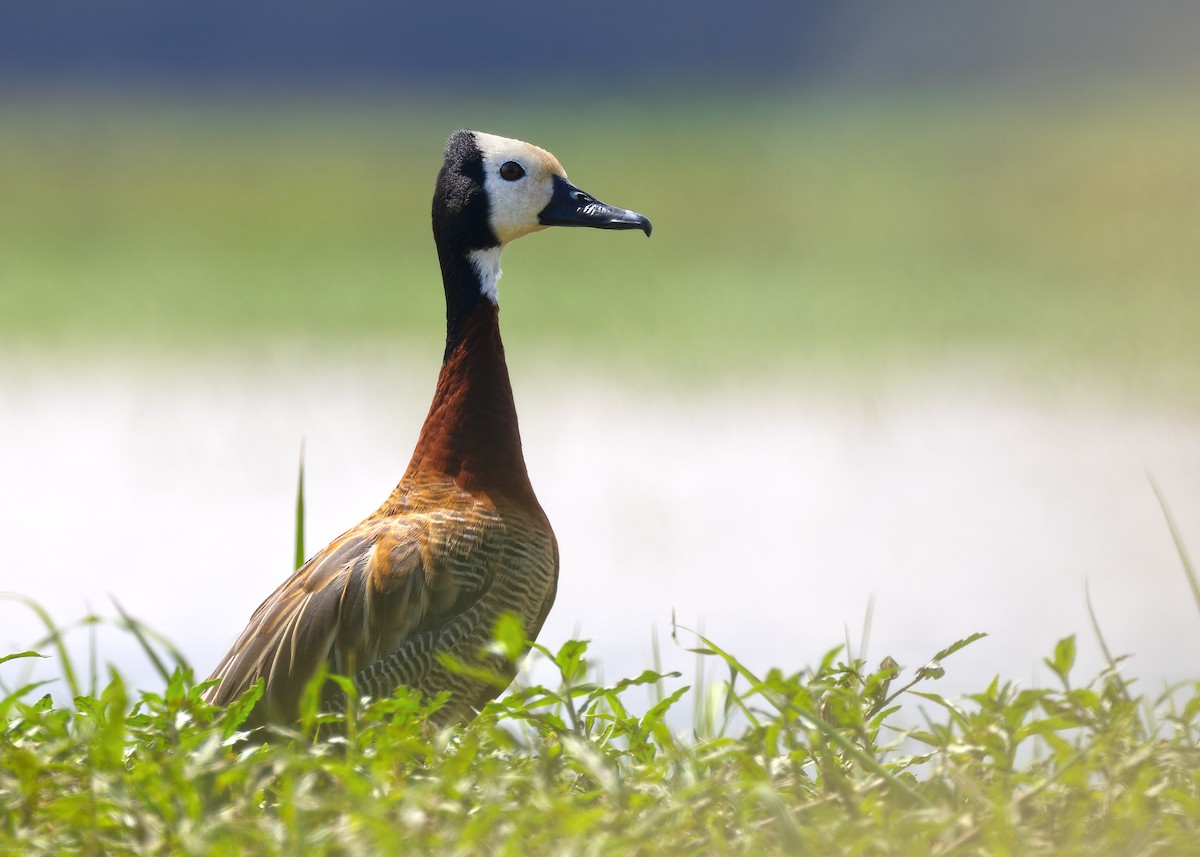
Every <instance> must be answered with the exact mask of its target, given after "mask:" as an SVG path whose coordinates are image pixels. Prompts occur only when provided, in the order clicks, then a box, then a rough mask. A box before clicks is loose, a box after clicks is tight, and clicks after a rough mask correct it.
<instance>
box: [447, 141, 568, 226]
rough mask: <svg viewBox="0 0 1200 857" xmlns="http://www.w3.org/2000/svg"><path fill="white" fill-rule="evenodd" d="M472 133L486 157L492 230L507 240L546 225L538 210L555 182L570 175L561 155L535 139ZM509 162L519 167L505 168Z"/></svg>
mask: <svg viewBox="0 0 1200 857" xmlns="http://www.w3.org/2000/svg"><path fill="white" fill-rule="evenodd" d="M471 133H472V135H473V136H474V138H475V145H476V147H477V148H478V149H479V153H480V155H481V156H482V159H483V189H484V191H485V192H486V194H487V200H488V225H489V226H490V227H491V230H492V234H493V235H495V236H496V238H497V239H498V240H499V242H500V243H501V244H507V243H508V242H510V241H515V240H516V239H517V238H520V237H521V236H522V235H528V234H529V233H531V232H537V231H538V230H540V229H544V228H545V227H544V226H543V225H542V223H541V222H540V220H539V217H538V214H539V212H541V211H542V210H543V209H544V208H545V207H546V206H547V205H549V204H550V200H551V198H552V197H553V195H554V183H555V182H556V181H560V180H563V179H565V178H566V176H567V174H566V172H565V171H564V170H563V168H562V164H560V163H559V162H558V158H556V157H554V156H553V155H552V154H550V153H549V152H547V151H546V150H545V149H542V148H540V147H538V146H535V145H533V144H532V143H526V142H523V141H521V140H512V139H509V138H508V137H497V136H496V135H495V134H484V133H483V132H482V131H472V132H471ZM509 162H513V163H516V164H517V165H518V166H519V167H520V170H513V169H511V168H509V169H508V170H505V169H503V168H504V166H505V164H508V163H509ZM506 175H507V176H508V178H506V177H505V176H506ZM513 176H516V177H515V178H513Z"/></svg>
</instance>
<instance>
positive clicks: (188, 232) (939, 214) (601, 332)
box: [0, 96, 1200, 391]
mask: <svg viewBox="0 0 1200 857" xmlns="http://www.w3.org/2000/svg"><path fill="white" fill-rule="evenodd" d="M10 100H11V101H12V103H9V104H5V121H4V122H3V123H0V187H3V188H4V197H5V203H4V205H3V206H0V341H3V342H4V343H5V347H7V348H14V347H22V348H26V347H27V348H33V349H35V350H41V349H45V348H53V349H63V350H68V351H70V350H79V349H83V350H85V351H92V350H97V349H99V350H104V349H117V350H122V349H124V350H134V351H135V352H145V351H147V350H150V351H155V352H157V351H162V350H167V351H178V350H183V351H185V352H186V351H194V350H197V349H200V350H205V349H214V348H220V349H233V350H235V351H236V350H249V351H253V350H255V349H260V348H262V347H264V345H266V346H271V345H272V344H277V343H285V344H290V345H299V346H302V347H316V348H322V349H329V350H343V349H350V350H353V349H354V348H355V347H356V345H358V344H360V343H364V342H366V343H371V344H378V343H380V342H402V343H412V344H414V345H415V346H417V347H419V348H432V349H434V350H436V344H437V342H438V340H439V339H440V336H441V332H442V331H441V325H442V309H441V294H440V289H439V288H438V279H437V277H438V275H437V268H436V262H435V257H434V252H433V245H432V241H431V237H430V233H429V226H428V218H429V215H428V207H429V198H430V196H431V191H432V184H433V177H434V174H435V173H436V170H437V167H438V164H439V159H440V147H441V145H442V142H443V141H444V139H445V137H446V135H447V134H448V132H449V131H450V130H452V129H453V128H455V127H458V126H461V125H469V126H476V127H484V128H487V129H491V130H495V131H498V132H501V133H508V134H513V135H518V136H522V137H525V138H528V139H531V140H534V141H536V142H539V143H543V144H545V145H546V146H547V147H549V148H551V149H553V150H554V151H556V153H558V154H559V155H560V156H561V157H562V159H563V161H564V163H565V164H566V166H567V168H568V170H569V171H570V172H571V174H572V177H573V178H574V179H575V180H576V181H578V182H579V183H580V184H581V185H582V186H583V187H585V188H587V189H589V190H591V191H592V192H594V193H596V194H597V195H598V196H600V197H601V198H602V199H605V200H608V201H612V202H616V203H620V204H622V205H627V206H630V207H634V208H637V209H639V210H641V211H643V212H645V213H646V214H648V215H649V216H650V217H651V218H652V219H653V220H654V222H655V227H656V228H655V234H654V236H653V238H652V239H650V240H645V239H643V238H642V237H641V236H640V235H627V234H620V235H614V234H596V233H584V232H582V231H575V230H558V231H552V232H551V233H547V234H544V235H539V236H535V237H534V238H531V239H528V240H526V241H522V242H519V243H517V244H516V245H514V246H513V247H512V248H511V249H510V250H509V252H508V253H507V254H506V259H505V268H506V271H507V273H508V276H507V277H506V279H505V280H504V282H503V283H502V286H501V293H502V296H503V300H504V308H505V320H504V323H505V330H506V335H507V337H508V338H509V341H510V343H520V347H519V349H516V350H517V352H518V353H519V354H524V355H526V356H527V358H528V357H529V355H537V354H547V355H564V354H565V355H571V356H572V357H574V358H575V359H579V360H582V361H585V362H589V361H590V362H595V363H602V364H604V365H611V366H617V367H621V366H624V367H630V368H635V367H646V366H649V367H654V368H655V369H656V370H659V371H668V372H670V371H679V372H682V373H684V374H687V373H696V372H701V373H705V374H711V373H713V372H725V373H728V374H730V375H732V376H736V377H741V376H744V374H745V372H746V371H747V370H755V369H757V368H759V367H762V366H780V367H787V366H790V365H796V364H805V363H811V362H832V363H834V364H836V365H843V366H866V367H868V368H870V367H877V366H886V365H888V364H894V363H895V362H896V361H898V360H907V359H917V360H925V359H927V358H928V359H934V360H938V359H946V358H955V357H958V356H961V355H962V354H963V353H964V352H967V353H983V354H988V355H993V356H999V358H1000V359H1002V360H1007V361H1011V360H1012V359H1014V358H1015V359H1017V360H1019V361H1024V362H1025V363H1028V364H1029V365H1030V366H1032V367H1034V369H1035V371H1047V372H1049V373H1053V372H1057V371H1059V370H1061V369H1066V370H1067V371H1069V372H1071V373H1074V374H1075V375H1077V376H1078V375H1084V376H1087V377H1116V378H1118V379H1122V380H1125V381H1129V382H1134V383H1136V384H1139V385H1141V384H1145V383H1153V384H1161V385H1165V386H1166V387H1167V388H1168V389H1171V390H1173V391H1186V390H1188V389H1194V388H1195V381H1196V377H1197V370H1196V367H1197V366H1200V337H1197V336H1196V334H1195V331H1196V330H1197V329H1200V289H1198V288H1197V287H1196V285H1195V272H1196V271H1197V270H1200V240H1197V237H1198V236H1197V233H1196V226H1195V216H1194V213H1195V212H1194V208H1195V200H1196V198H1197V196H1198V195H1200V161H1198V160H1197V159H1196V158H1195V151H1196V150H1197V148H1198V147H1200V119H1198V118H1197V117H1196V114H1195V112H1194V111H1192V110H1190V109H1185V107H1186V104H1187V102H1186V101H1184V100H1171V99H1170V98H1166V97H1164V98H1163V99H1162V100H1160V101H1159V102H1150V103H1139V102H1137V101H1135V100H1132V99H1125V100H1121V99H1113V100H1111V101H1107V102H1098V101H1095V100H1091V101H1088V100H1087V99H1083V98H1080V99H1076V100H1072V99H1070V98H1068V97H1060V98H1058V99H1054V98H1047V99H1046V100H1045V101H1043V102H1042V103H1037V104H1023V103H1017V102H1015V101H1012V100H1004V99H1002V98H999V97H993V98H983V97H981V98H978V99H974V100H971V99H969V98H968V97H966V96H957V97H953V96H946V97H943V98H929V99H924V100H922V99H915V98H909V99H907V100H901V101H893V102H883V101H865V100H863V99H847V100H845V101H844V102H838V101H834V100H832V99H829V100H820V99H809V100H803V99H797V98H782V97H780V98H776V99H774V100H767V99H757V100H754V99H750V100H745V101H740V102H739V101H737V100H735V99H733V98H730V97H728V96H721V97H719V98H717V99H716V100H715V101H714V102H713V103H712V104H702V103H699V102H695V101H693V102H690V103H685V104H683V105H682V106H679V105H674V106H669V107H667V106H664V103H652V102H646V103H642V104H633V105H616V104H607V105H604V104H602V105H589V106H588V111H587V118H586V120H584V119H582V118H581V117H580V116H579V115H578V114H577V112H576V111H573V110H568V109H566V108H565V107H564V106H563V105H559V104H552V105H550V106H549V107H547V108H546V109H541V110H538V109H534V108H531V107H523V108H517V109H513V108H511V107H501V106H495V105H472V104H457V105H429V104H420V103H403V102H402V103H384V102H380V103H374V104H358V105H353V104H352V105H346V104H338V103H336V102H334V101H332V100H330V101H328V102H320V103H314V104H303V103H298V102H294V101H292V102H287V103H284V104H283V105H278V104H274V103H272V102H271V101H270V100H269V99H265V98H264V99H262V100H261V101H259V102H256V103H247V104H242V105H237V104H212V103H207V104H205V103H199V102H197V103H192V104H191V105H184V106H168V104H167V102H165V101H154V100H150V101H148V102H146V103H145V104H138V103H135V102H132V101H126V102H121V101H115V102H108V103H103V102H102V103H100V104H91V105H84V106H79V105H73V104H71V103H65V102H54V101H50V102H44V103H42V102H37V101H33V100H30V101H19V100H15V99H10ZM529 359H532V358H529Z"/></svg>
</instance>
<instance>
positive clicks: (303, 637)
mask: <svg viewBox="0 0 1200 857" xmlns="http://www.w3.org/2000/svg"><path fill="white" fill-rule="evenodd" d="M433 225H434V236H435V240H436V242H437V247H438V255H439V260H440V263H441V269H442V281H443V286H444V288H445V292H446V328H447V336H446V350H445V354H444V359H443V363H442V368H441V371H440V373H439V375H438V382H437V388H436V390H435V392H434V397H433V403H432V405H431V406H430V410H429V415H428V416H427V417H426V419H425V423H424V426H423V427H422V430H421V434H420V436H419V439H418V441H417V445H416V449H415V450H414V452H413V457H412V460H411V461H410V463H409V465H408V468H407V470H406V472H405V473H404V476H403V477H402V478H401V480H400V482H399V484H398V485H397V486H396V488H395V490H394V491H392V493H391V495H390V496H389V497H388V498H387V500H386V501H385V502H384V503H383V504H382V505H381V506H380V507H379V508H378V509H377V510H376V511H375V512H374V513H372V514H371V515H369V516H368V517H367V518H366V519H365V520H364V521H362V523H360V524H358V525H357V526H356V527H353V528H352V529H350V530H348V531H347V532H345V533H343V534H342V535H341V536H339V537H338V538H337V539H335V540H334V541H333V542H331V543H330V544H329V545H327V546H326V547H325V548H324V549H323V550H321V551H320V552H318V553H317V554H316V555H314V556H313V557H312V558H311V559H310V560H309V561H308V562H306V563H305V564H304V565H303V566H301V567H300V568H299V569H298V570H297V571H296V572H295V573H294V574H292V575H291V577H289V578H288V579H287V580H286V581H285V582H284V583H283V584H282V585H280V586H279V587H278V588H277V589H276V590H275V591H274V592H273V593H272V594H271V595H270V596H269V597H268V598H267V599H266V600H265V601H264V602H263V603H262V604H261V605H260V606H259V607H258V609H257V610H256V611H255V612H254V614H253V615H252V616H251V619H250V622H249V624H248V625H247V627H246V629H245V630H244V631H243V632H242V634H241V636H240V637H239V638H238V639H237V641H236V642H235V643H234V645H233V647H232V648H231V649H230V651H229V653H228V654H227V655H226V656H225V658H224V659H223V660H222V661H221V662H220V664H218V666H217V667H216V669H215V670H214V671H213V673H212V675H211V676H210V680H215V681H216V684H215V685H213V686H212V687H210V688H209V689H208V690H207V691H206V694H205V695H206V698H207V699H208V700H209V701H210V702H213V703H216V704H228V703H229V702H232V701H233V700H235V699H237V698H238V697H239V696H240V695H241V694H242V693H244V692H245V691H246V690H247V689H248V688H249V687H250V686H251V685H253V684H254V683H255V682H256V681H258V680H259V679H260V678H261V679H263V680H264V691H263V699H262V700H261V701H260V703H259V704H258V705H257V706H256V708H255V710H254V712H253V714H252V716H251V719H250V721H249V722H248V725H250V726H254V725H260V724H262V723H265V722H268V721H287V720H289V719H292V718H294V717H295V716H296V714H297V711H298V706H299V700H300V696H301V694H302V693H303V690H304V688H305V686H306V684H307V683H308V681H309V680H310V679H311V678H312V677H313V676H314V675H315V674H316V673H317V671H318V670H319V669H320V668H321V667H322V665H324V666H326V667H327V668H328V670H329V671H330V672H332V673H335V674H339V675H348V676H352V677H354V678H355V680H356V686H357V689H358V691H359V692H360V694H363V695H368V696H373V697H379V696H388V695H390V694H391V693H392V692H393V691H394V690H395V689H396V688H397V687H398V686H401V685H404V686H407V687H409V688H411V689H413V690H416V691H419V692H420V693H422V694H424V695H428V696H432V695H436V694H438V693H440V692H443V691H449V693H450V697H449V701H448V703H447V705H446V706H445V707H444V708H442V709H441V710H439V712H438V715H437V722H438V723H439V724H441V723H450V722H454V721H460V720H465V719H469V718H470V717H471V716H472V715H473V713H474V712H475V711H477V710H478V709H479V708H480V707H481V706H482V705H484V704H485V703H487V702H488V701H489V700H491V699H493V698H494V697H495V696H496V695H498V693H499V691H500V689H501V688H499V687H497V685H496V683H494V682H487V681H482V680H478V679H474V678H471V677H469V676H467V675H465V674H462V673H459V672H455V671H452V670H450V669H447V668H446V667H445V666H444V665H443V663H442V659H441V658H440V657H439V655H440V654H443V653H444V654H449V655H451V656H453V658H454V659H456V660H458V661H460V662H465V663H468V664H472V665H477V666H485V667H488V668H490V669H491V670H493V671H495V670H508V669H511V665H509V664H506V663H504V662H503V660H502V659H500V658H497V657H495V656H494V655H487V654H486V651H485V650H486V647H487V644H488V643H489V642H490V641H491V639H492V636H493V632H494V630H495V627H496V623H497V621H498V620H499V619H500V617H501V616H502V615H504V614H511V615H514V616H516V617H517V618H518V619H519V620H520V622H521V623H522V626H523V628H524V630H525V634H526V638H527V639H530V640H532V639H534V638H535V637H536V635H537V633H538V632H539V631H540V630H541V627H542V625H543V623H544V622H545V620H546V616H547V615H548V613H549V611H550V607H551V605H552V604H553V602H554V596H555V592H556V589H557V584H558V570H559V554H558V545H557V542H556V540H555V537H554V532H553V530H552V529H551V527H550V522H549V520H548V519H547V517H546V514H545V512H544V511H543V510H542V507H541V505H540V504H539V503H538V500H537V497H536V496H535V494H534V491H533V487H532V485H531V484H530V481H529V474H528V471H527V469H526V466H525V459H524V454H523V450H522V446H521V437H520V431H519V427H518V424H517V413H516V406H515V404H514V401H513V394H512V386H511V383H510V380H509V374H508V368H507V364H506V362H505V359H504V346H503V344H502V341H501V338H500V326H499V301H498V289H497V283H498V280H499V276H500V269H499V258H500V252H501V250H502V249H503V247H504V245H505V244H507V243H508V242H509V241H511V240H515V238H517V237H520V236H521V235H524V234H528V233H529V232H533V231H537V230H538V229H541V228H543V227H545V226H549V225H585V226H597V227H599V228H607V229H622V228H638V229H642V230H643V231H645V232H646V234H649V232H650V224H649V221H648V220H646V218H644V217H642V216H641V215H638V214H636V213H634V212H630V211H626V210H624V209H617V208H613V207H610V206H606V205H604V204H603V203H600V202H598V201H597V200H595V199H593V198H592V197H590V196H588V195H587V194H585V193H583V192H582V191H580V190H579V189H578V188H576V187H575V186H574V185H571V184H570V183H569V182H568V181H567V180H566V175H565V173H564V172H563V171H562V167H561V166H560V165H559V164H558V162H557V160H555V159H554V157H553V156H552V155H550V154H549V153H548V152H545V151H544V150H542V149H538V148H537V147H535V146H531V145H529V144H527V143H522V142H520V141H517V140H509V139H506V138H502V137H494V136H492V135H487V134H482V133H480V132H471V131H459V132H456V133H455V134H454V135H453V136H452V137H451V138H450V141H449V142H448V144H447V147H446V155H445V163H444V165H443V167H442V170H441V172H440V174H439V176H438V182H437V189H436V191H435V194H434V204H433Z"/></svg>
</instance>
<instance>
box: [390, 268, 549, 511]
mask: <svg viewBox="0 0 1200 857" xmlns="http://www.w3.org/2000/svg"><path fill="white" fill-rule="evenodd" d="M442 276H443V280H444V282H445V287H446V351H445V356H444V358H443V362H442V369H441V372H440V373H439V374H438V381H437V389H436V390H435V392H434V394H433V404H432V405H431V406H430V409H429V416H427V417H426V418H425V424H424V426H423V427H422V428H421V435H420V437H419V438H418V440H417V447H416V449H415V450H414V452H413V457H412V461H411V462H410V463H409V465H408V470H407V471H406V472H405V474H404V480H403V482H402V483H401V484H404V483H406V482H410V481H420V480H422V479H430V478H433V479H449V480H451V481H453V482H454V483H455V484H456V485H458V487H459V488H461V489H463V490H466V491H469V492H472V493H485V494H489V495H490V494H501V495H504V496H506V497H508V498H510V499H512V500H516V501H518V502H522V503H523V504H525V505H527V506H529V507H530V508H535V509H536V508H540V507H538V503H537V499H536V498H535V497H534V493H533V487H532V486H531V485H530V483H529V473H528V471H527V470H526V468H525V457H524V454H523V452H522V449H521V434H520V431H519V429H518V426H517V409H516V405H515V403H514V402H513V395H512V384H511V383H510V381H509V377H508V366H507V364H506V363H505V361H504V344H503V343H502V342H501V340H500V318H499V314H500V310H499V307H498V306H497V305H496V304H495V303H493V302H492V301H490V300H488V299H487V298H486V297H484V296H483V295H482V294H481V283H480V273H479V272H478V271H477V270H476V268H475V266H474V265H472V264H471V262H470V261H469V259H468V258H467V256H466V254H462V255H458V254H455V256H453V257H449V258H447V257H443V259H442Z"/></svg>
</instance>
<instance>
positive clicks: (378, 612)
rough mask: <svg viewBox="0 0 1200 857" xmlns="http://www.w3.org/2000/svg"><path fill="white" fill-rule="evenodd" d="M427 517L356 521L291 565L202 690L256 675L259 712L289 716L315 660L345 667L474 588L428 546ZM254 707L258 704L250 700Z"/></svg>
mask: <svg viewBox="0 0 1200 857" xmlns="http://www.w3.org/2000/svg"><path fill="white" fill-rule="evenodd" d="M429 535H430V534H429V532H428V528H427V525H426V524H425V523H423V522H421V521H419V520H414V519H411V518H387V519H375V520H373V521H368V522H365V523H364V524H362V525H360V526H358V527H356V528H355V529H353V530H350V531H349V532H347V533H345V534H344V535H342V536H341V537H340V538H338V539H336V540H335V541H333V542H332V543H330V544H329V545H328V546H327V547H326V548H325V549H324V550H322V551H321V552H320V553H318V554H316V555H315V556H313V558H312V559H310V560H309V561H308V562H307V563H305V564H304V565H303V566H301V567H300V568H299V569H298V570H297V571H296V572H295V573H294V574H293V575H292V576H291V577H290V578H289V579H288V580H287V581H285V582H284V583H283V584H282V585H281V586H280V587H279V588H278V589H276V590H275V591H274V592H273V593H272V594H271V595H270V596H269V597H268V598H267V599H266V600H265V601H264V602H263V603H262V604H261V605H259V607H258V609H257V610H255V611H254V614H253V615H252V616H251V618H250V622H249V624H248V625H247V626H246V629H245V630H244V631H243V632H242V634H241V636H240V637H239V638H238V640H237V642H235V643H234V645H233V647H232V648H231V649H230V651H229V653H228V654H227V655H226V656H225V658H224V659H223V660H222V661H221V663H220V664H218V665H217V668H216V669H215V670H214V671H213V674H212V676H211V678H213V679H218V680H219V683H218V684H217V685H215V686H214V687H212V688H210V689H209V690H208V691H207V692H206V698H207V699H208V700H209V701H210V702H213V703H216V704H218V705H227V704H228V703H230V702H231V701H233V700H234V699H236V698H237V697H238V696H240V695H241V694H242V693H243V692H245V690H246V689H247V688H249V687H250V685H252V684H253V683H254V682H256V681H257V680H258V679H259V678H265V679H266V681H265V690H264V694H263V696H264V700H263V702H264V703H265V710H264V713H265V714H266V716H268V717H284V718H286V717H290V716H294V714H295V712H296V709H297V707H298V704H299V699H300V694H301V692H302V691H303V689H304V686H305V685H306V684H307V682H308V681H309V679H311V678H312V676H313V675H314V674H315V673H316V672H317V670H318V669H319V668H320V666H321V664H323V663H325V664H328V665H329V667H330V669H331V670H333V671H334V672H341V673H345V672H350V671H352V670H355V669H357V668H360V667H362V666H364V665H366V664H369V663H372V662H373V661H375V660H378V659H379V658H380V657H382V656H383V655H384V654H386V653H387V652H390V651H392V650H394V649H395V648H397V647H398V646H399V645H401V644H402V643H403V642H404V641H405V640H406V639H408V637H410V636H411V635H412V634H413V632H414V631H415V630H416V629H418V628H420V627H425V626H428V625H429V624H430V622H431V621H436V620H437V619H438V614H440V613H445V612H446V611H452V612H457V611H458V610H460V609H462V608H463V606H464V605H465V604H467V603H470V602H472V601H474V600H475V598H477V597H478V595H479V594H480V593H479V592H478V591H476V592H469V591H463V590H462V588H461V587H460V586H459V584H458V582H456V581H455V579H454V575H453V574H452V573H450V571H449V570H446V569H443V568H441V567H440V566H441V563H439V562H438V561H437V558H436V557H434V556H433V555H431V551H430V547H429V545H430V538H429ZM260 707H264V706H262V704H260Z"/></svg>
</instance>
